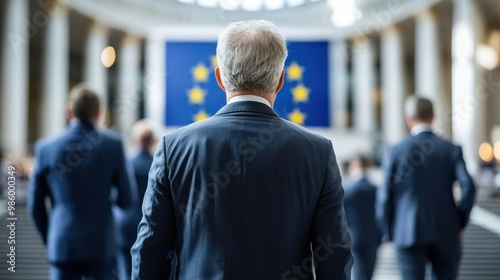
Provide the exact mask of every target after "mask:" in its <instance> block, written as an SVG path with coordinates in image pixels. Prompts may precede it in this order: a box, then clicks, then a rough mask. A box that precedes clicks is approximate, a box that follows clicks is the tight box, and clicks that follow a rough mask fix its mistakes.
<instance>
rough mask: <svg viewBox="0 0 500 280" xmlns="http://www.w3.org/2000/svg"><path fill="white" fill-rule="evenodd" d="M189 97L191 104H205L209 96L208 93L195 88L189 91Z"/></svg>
mask: <svg viewBox="0 0 500 280" xmlns="http://www.w3.org/2000/svg"><path fill="white" fill-rule="evenodd" d="M187 95H188V98H189V103H190V104H203V103H205V95H207V93H206V92H205V91H204V90H203V89H201V88H200V87H198V86H195V87H193V88H192V89H190V90H189V91H188V94H187Z"/></svg>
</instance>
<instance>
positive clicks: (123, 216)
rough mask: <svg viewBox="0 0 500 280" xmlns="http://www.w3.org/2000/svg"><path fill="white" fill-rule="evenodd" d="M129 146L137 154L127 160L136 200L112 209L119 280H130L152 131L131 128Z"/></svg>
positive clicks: (141, 124)
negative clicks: (135, 150)
mask: <svg viewBox="0 0 500 280" xmlns="http://www.w3.org/2000/svg"><path fill="white" fill-rule="evenodd" d="M131 143H132V146H134V147H137V148H138V151H137V152H136V153H135V154H134V155H133V156H132V157H130V158H129V162H130V164H131V166H132V169H133V171H134V175H135V182H136V183H137V191H138V196H139V197H138V198H139V199H138V200H137V201H136V203H135V204H134V205H133V206H132V207H129V208H127V209H123V210H122V209H120V208H118V207H114V212H115V217H116V221H117V225H118V229H119V234H118V247H119V249H118V270H119V271H120V279H130V273H131V264H132V257H131V255H130V249H131V248H132V245H133V244H134V241H135V240H136V238H137V225H138V224H139V222H140V221H141V217H142V212H141V205H142V199H143V198H144V193H145V192H146V187H147V186H148V173H149V169H150V167H151V163H152V162H153V155H152V153H151V150H152V149H153V148H154V145H156V139H155V136H154V132H153V128H152V127H151V125H150V124H149V123H148V122H147V121H145V120H141V121H138V122H136V123H135V124H134V127H133V128H132V135H131Z"/></svg>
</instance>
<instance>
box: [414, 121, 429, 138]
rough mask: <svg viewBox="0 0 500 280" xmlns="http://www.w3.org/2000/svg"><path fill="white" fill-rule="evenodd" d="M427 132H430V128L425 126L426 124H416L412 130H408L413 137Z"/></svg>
mask: <svg viewBox="0 0 500 280" xmlns="http://www.w3.org/2000/svg"><path fill="white" fill-rule="evenodd" d="M427 131H429V132H430V131H432V126H430V125H428V124H426V123H418V124H416V125H414V126H413V128H412V129H411V130H410V133H411V135H413V136H415V135H418V134H420V133H422V132H427Z"/></svg>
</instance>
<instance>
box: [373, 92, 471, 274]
mask: <svg viewBox="0 0 500 280" xmlns="http://www.w3.org/2000/svg"><path fill="white" fill-rule="evenodd" d="M405 109H406V123H407V125H408V127H409V128H410V133H411V136H410V137H408V138H407V139H405V140H403V141H402V142H401V143H400V144H398V145H396V146H395V147H394V148H393V149H392V150H391V151H390V154H389V156H388V158H387V160H386V161H385V163H384V170H385V172H386V174H385V181H384V184H383V185H382V187H381V188H380V190H381V192H380V193H379V195H378V198H379V206H378V215H379V218H380V221H381V225H382V227H383V230H384V233H385V234H386V235H388V236H389V237H390V239H391V240H392V241H393V242H394V244H395V245H396V252H397V258H398V264H399V269H400V271H401V276H402V279H404V280H423V279H424V278H425V268H426V265H427V263H430V264H431V265H432V276H433V279H447V280H453V279H456V277H457V273H458V266H459V263H460V258H461V239H462V235H463V231H464V229H465V227H466V225H467V223H468V221H469V214H470V212H471V209H472V206H473V205H474V199H475V186H474V182H473V181H472V179H471V177H470V176H469V174H468V172H467V169H466V167H465V162H464V160H463V157H462V149H461V148H460V147H459V146H456V145H454V144H452V143H450V142H448V141H447V140H445V139H443V138H440V137H438V136H437V135H435V134H434V133H433V132H432V128H431V124H432V121H433V119H434V110H433V106H432V103H431V101H430V100H428V99H426V98H422V97H418V96H412V97H410V98H409V99H408V100H407V102H406V107H405ZM455 181H458V182H459V183H460V188H461V189H462V192H461V198H460V201H459V202H458V204H457V203H455V200H454V197H453V184H454V182H455Z"/></svg>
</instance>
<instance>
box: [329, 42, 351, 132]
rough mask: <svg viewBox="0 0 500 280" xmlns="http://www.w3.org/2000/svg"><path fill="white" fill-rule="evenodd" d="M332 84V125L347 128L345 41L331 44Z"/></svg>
mask: <svg viewBox="0 0 500 280" xmlns="http://www.w3.org/2000/svg"><path fill="white" fill-rule="evenodd" d="M330 46H331V47H330V53H331V55H330V65H331V69H332V71H330V83H331V88H332V89H333V96H332V97H331V98H330V101H331V102H333V106H331V108H332V109H333V114H331V116H330V118H331V121H330V125H332V126H334V127H335V128H346V127H347V121H348V108H347V101H348V99H347V80H348V76H347V72H348V69H347V62H348V60H347V58H348V55H349V53H348V50H347V44H346V43H345V41H343V40H338V41H334V42H332V43H331V44H330Z"/></svg>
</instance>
